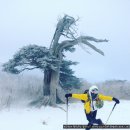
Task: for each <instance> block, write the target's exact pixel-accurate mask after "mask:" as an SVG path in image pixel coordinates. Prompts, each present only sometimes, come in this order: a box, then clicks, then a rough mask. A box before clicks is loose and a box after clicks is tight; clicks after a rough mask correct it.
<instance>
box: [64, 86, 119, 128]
mask: <svg viewBox="0 0 130 130" xmlns="http://www.w3.org/2000/svg"><path fill="white" fill-rule="evenodd" d="M65 97H66V98H69V97H72V98H76V99H79V100H82V102H84V110H85V114H86V118H87V120H88V122H89V123H88V126H90V127H91V126H92V125H93V124H98V125H103V122H102V120H101V119H96V115H97V110H98V109H99V108H101V107H102V106H103V100H106V101H115V102H116V103H117V104H119V103H120V101H119V100H118V99H117V98H115V97H111V96H105V95H102V94H100V93H99V90H98V87H97V86H91V87H90V88H89V90H88V92H86V93H84V94H72V93H69V94H66V95H65ZM86 130H89V129H86Z"/></svg>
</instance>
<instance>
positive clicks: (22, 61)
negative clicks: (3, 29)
mask: <svg viewBox="0 0 130 130" xmlns="http://www.w3.org/2000/svg"><path fill="white" fill-rule="evenodd" d="M76 22H77V20H76V19H74V18H73V17H71V16H68V15H65V16H64V17H63V18H61V19H59V21H58V23H57V26H56V30H55V33H54V36H53V38H52V41H51V44H50V48H49V49H47V48H45V47H39V46H36V45H30V46H27V47H23V48H22V49H21V50H20V51H19V52H18V53H16V55H14V58H13V59H12V60H10V61H9V62H8V63H6V64H4V70H5V71H7V72H13V73H20V72H22V71H24V70H32V69H34V68H43V69H44V87H43V100H42V104H45V103H46V104H50V105H53V106H55V105H56V99H57V97H58V98H59V99H61V100H62V101H63V100H64V98H63V97H64V95H63V94H62V95H61V92H60V91H63V90H62V89H61V86H62V84H64V85H65V84H66V85H65V86H66V87H69V86H71V85H70V82H71V84H73V83H74V84H76V83H77V84H78V83H79V82H77V81H78V79H77V78H76V77H75V76H70V75H73V71H72V70H71V69H70V68H69V67H67V64H68V65H72V64H74V63H73V62H69V61H64V56H65V51H71V52H73V51H74V46H75V45H77V44H84V45H86V46H88V47H89V48H91V49H93V50H94V51H96V52H98V53H99V54H101V55H104V53H103V52H102V51H101V50H100V49H98V48H96V47H95V46H94V45H93V44H91V43H90V42H96V43H97V42H98V43H99V42H107V40H106V39H104V40H102V39H96V38H94V37H91V36H78V35H77V32H76V30H75V26H76ZM61 37H62V39H63V37H64V39H65V40H61ZM30 64H31V67H30V66H29V65H30ZM23 65H24V66H23ZM63 66H64V67H63ZM63 70H64V71H63ZM68 74H69V75H68ZM60 75H61V76H60ZM67 75H68V76H67ZM69 76H70V77H71V78H70V77H69ZM65 80H67V82H65ZM60 85H61V86H60ZM77 86H78V85H77Z"/></svg>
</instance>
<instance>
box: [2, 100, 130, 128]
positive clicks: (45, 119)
mask: <svg viewBox="0 0 130 130" xmlns="http://www.w3.org/2000/svg"><path fill="white" fill-rule="evenodd" d="M113 105H114V102H105V104H104V107H103V108H102V109H100V110H99V111H98V115H97V118H101V119H102V120H103V121H104V123H105V121H106V120H107V118H108V116H109V113H110V112H111V109H112V107H113ZM60 107H62V108H64V109H66V105H61V106H60ZM68 115H69V117H68V118H69V124H87V123H88V122H87V120H86V117H85V114H84V110H83V104H82V103H80V102H78V103H71V104H69V113H68ZM65 123H66V112H65V111H63V110H62V109H60V108H52V107H42V108H41V109H34V108H17V109H16V108H11V109H10V110H9V109H5V110H1V111H0V130H63V124H65ZM108 124H130V101H124V100H122V101H121V103H120V104H119V105H117V106H116V107H115V110H114V111H113V113H112V115H111V117H110V120H109V122H108Z"/></svg>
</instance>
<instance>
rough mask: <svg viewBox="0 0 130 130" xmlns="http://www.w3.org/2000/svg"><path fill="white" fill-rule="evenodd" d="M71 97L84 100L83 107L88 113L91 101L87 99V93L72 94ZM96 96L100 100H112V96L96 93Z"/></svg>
mask: <svg viewBox="0 0 130 130" xmlns="http://www.w3.org/2000/svg"><path fill="white" fill-rule="evenodd" d="M72 98H76V99H79V100H84V101H85V103H84V109H85V111H86V113H88V114H89V113H90V112H91V101H90V100H89V97H88V94H72ZM98 98H99V99H100V100H106V101H112V98H113V97H111V96H105V95H102V94H98Z"/></svg>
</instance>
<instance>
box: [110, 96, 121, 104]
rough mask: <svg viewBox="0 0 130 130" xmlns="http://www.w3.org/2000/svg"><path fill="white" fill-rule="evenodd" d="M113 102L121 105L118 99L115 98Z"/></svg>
mask: <svg viewBox="0 0 130 130" xmlns="http://www.w3.org/2000/svg"><path fill="white" fill-rule="evenodd" d="M112 100H113V101H115V102H116V103H117V104H119V103H120V101H119V100H118V99H117V98H114V97H113V99H112Z"/></svg>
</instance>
